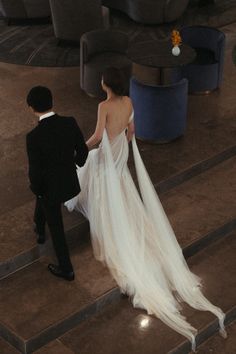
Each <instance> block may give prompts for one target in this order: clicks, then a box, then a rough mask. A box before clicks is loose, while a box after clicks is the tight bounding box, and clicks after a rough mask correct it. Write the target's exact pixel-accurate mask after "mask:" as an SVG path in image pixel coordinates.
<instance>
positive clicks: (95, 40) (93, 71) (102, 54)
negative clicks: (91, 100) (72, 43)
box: [80, 30, 132, 98]
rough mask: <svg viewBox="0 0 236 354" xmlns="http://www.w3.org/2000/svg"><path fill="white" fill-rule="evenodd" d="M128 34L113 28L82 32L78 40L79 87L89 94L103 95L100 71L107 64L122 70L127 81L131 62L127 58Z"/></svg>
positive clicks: (101, 96) (127, 81)
mask: <svg viewBox="0 0 236 354" xmlns="http://www.w3.org/2000/svg"><path fill="white" fill-rule="evenodd" d="M128 43H129V39H128V36H127V35H126V34H125V33H123V32H120V31H115V30H95V31H90V32H88V33H84V34H83V35H82V37H81V40H80V87H81V88H82V89H83V90H84V91H85V92H86V93H88V94H89V95H92V96H95V97H100V98H103V97H104V92H103V90H102V87H101V79H102V72H103V71H104V69H105V68H107V67H109V66H113V67H117V68H119V69H121V70H122V71H123V72H124V75H125V77H126V83H127V93H128V88H129V79H130V76H131V71H132V63H131V61H130V60H129V59H128V58H127V56H126V52H127V48H128Z"/></svg>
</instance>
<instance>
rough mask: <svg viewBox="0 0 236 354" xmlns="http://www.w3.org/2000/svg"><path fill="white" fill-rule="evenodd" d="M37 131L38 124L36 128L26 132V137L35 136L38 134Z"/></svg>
mask: <svg viewBox="0 0 236 354" xmlns="http://www.w3.org/2000/svg"><path fill="white" fill-rule="evenodd" d="M37 131H38V126H36V127H35V128H33V129H32V130H30V131H29V132H28V133H27V134H26V139H27V140H28V139H31V138H33V137H34V136H35V135H37Z"/></svg>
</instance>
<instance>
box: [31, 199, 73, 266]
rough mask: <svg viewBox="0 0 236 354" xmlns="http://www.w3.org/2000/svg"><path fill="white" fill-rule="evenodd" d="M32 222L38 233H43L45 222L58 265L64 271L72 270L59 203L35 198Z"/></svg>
mask: <svg viewBox="0 0 236 354" xmlns="http://www.w3.org/2000/svg"><path fill="white" fill-rule="evenodd" d="M34 222H35V224H36V227H37V231H38V233H39V234H44V232H45V224H46V222H47V224H48V227H49V230H50V233H51V237H52V242H53V246H54V249H55V252H56V256H57V259H58V263H59V266H60V268H61V270H63V271H64V272H72V271H73V267H72V264H71V261H70V256H69V251H68V246H67V243H66V238H65V232H64V226H63V219H62V213H61V203H60V202H59V203H54V204H50V203H48V202H47V201H46V200H45V199H44V198H36V205H35V212H34Z"/></svg>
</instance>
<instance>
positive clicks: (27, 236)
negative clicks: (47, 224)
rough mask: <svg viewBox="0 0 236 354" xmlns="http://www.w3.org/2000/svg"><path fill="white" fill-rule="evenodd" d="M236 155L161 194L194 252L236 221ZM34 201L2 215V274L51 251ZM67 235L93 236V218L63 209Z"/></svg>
mask: <svg viewBox="0 0 236 354" xmlns="http://www.w3.org/2000/svg"><path fill="white" fill-rule="evenodd" d="M235 174H236V157H231V158H230V159H227V160H226V161H224V162H222V163H220V164H218V165H216V166H215V167H213V168H211V169H209V170H207V171H205V172H203V173H202V174H200V175H197V176H195V177H193V178H191V179H190V180H188V181H185V182H184V183H183V184H181V185H179V186H175V188H174V189H172V190H169V191H168V192H165V193H162V194H160V197H161V201H162V203H163V205H164V208H165V210H166V212H167V215H168V217H169V218H170V221H171V223H172V225H173V228H174V230H175V232H176V235H177V238H178V240H179V242H180V244H181V245H182V247H184V248H186V247H187V246H188V248H186V249H185V252H187V253H186V255H188V254H189V255H190V254H193V253H194V252H196V251H197V250H198V249H201V248H202V247H205V246H206V245H207V244H208V243H209V242H212V241H213V240H215V239H217V238H219V237H221V236H223V235H225V234H226V233H228V232H230V231H231V230H233V229H234V228H235V227H236V204H235V203H236V202H235V198H234V197H233V195H234V194H233V191H234V190H235V184H234V185H233V180H234V178H235ZM33 208H34V202H33V201H31V202H29V203H27V204H25V205H23V206H21V207H20V208H17V209H16V210H13V211H11V212H8V213H7V214H2V215H0V223H1V226H2V228H1V232H0V240H1V249H0V278H3V277H6V276H7V275H9V274H11V273H12V272H14V271H17V270H18V269H20V268H22V267H24V266H26V265H28V264H30V263H32V262H34V261H36V260H37V259H39V257H40V256H43V255H46V254H51V253H52V251H51V247H50V241H48V242H47V243H46V244H45V245H44V246H43V247H42V246H40V247H39V246H38V245H37V244H36V242H35V235H34V233H33V230H32V213H33ZM64 220H65V228H66V231H67V238H68V241H69V242H70V243H71V244H74V243H78V242H82V241H83V240H84V239H85V240H86V239H88V237H87V236H88V231H89V225H88V222H87V221H86V220H85V219H84V218H83V217H82V216H81V215H79V214H77V213H68V212H67V211H66V210H64Z"/></svg>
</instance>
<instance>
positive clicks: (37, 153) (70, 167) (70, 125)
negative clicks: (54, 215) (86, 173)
mask: <svg viewBox="0 0 236 354" xmlns="http://www.w3.org/2000/svg"><path fill="white" fill-rule="evenodd" d="M26 145H27V153H28V159H29V179H30V188H31V190H32V192H33V193H34V194H35V195H37V196H43V197H44V198H45V200H47V202H49V203H50V204H54V203H60V202H65V201H67V200H69V199H71V198H73V197H74V196H76V195H77V194H78V193H79V192H80V185H79V181H78V177H77V173H76V165H75V164H77V165H78V166H83V165H84V164H85V161H86V158H87V155H88V148H87V145H86V144H85V141H84V137H83V135H82V133H81V130H80V128H79V126H78V125H77V122H76V120H75V119H74V118H73V117H62V116H59V115H57V114H55V115H53V116H50V117H48V118H44V119H42V120H41V121H39V124H38V126H36V127H35V128H34V129H33V130H32V131H31V132H29V133H28V134H27V136H26Z"/></svg>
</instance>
